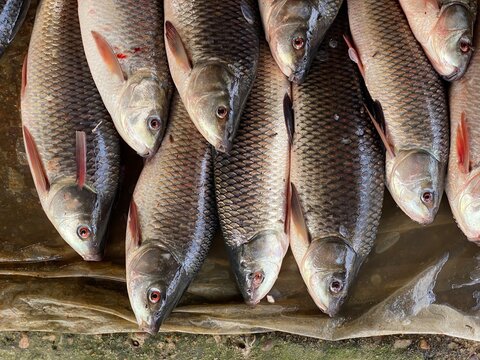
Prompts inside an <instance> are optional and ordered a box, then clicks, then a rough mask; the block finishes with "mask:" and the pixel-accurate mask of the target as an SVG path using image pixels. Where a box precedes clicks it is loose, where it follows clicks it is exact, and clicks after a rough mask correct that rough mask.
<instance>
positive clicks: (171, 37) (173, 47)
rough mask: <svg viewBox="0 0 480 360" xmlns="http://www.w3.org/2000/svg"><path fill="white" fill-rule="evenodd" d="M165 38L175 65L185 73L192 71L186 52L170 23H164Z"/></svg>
mask: <svg viewBox="0 0 480 360" xmlns="http://www.w3.org/2000/svg"><path fill="white" fill-rule="evenodd" d="M165 37H166V38H167V46H168V48H169V49H170V51H171V52H172V54H173V57H174V58H175V60H176V61H177V63H178V64H179V65H180V66H181V67H182V68H183V69H184V70H185V71H187V72H190V71H191V70H192V63H191V62H190V59H189V58H188V55H187V51H186V50H185V46H184V45H183V42H182V39H181V38H180V35H179V34H178V32H177V29H175V26H173V24H172V23H171V22H170V21H166V22H165Z"/></svg>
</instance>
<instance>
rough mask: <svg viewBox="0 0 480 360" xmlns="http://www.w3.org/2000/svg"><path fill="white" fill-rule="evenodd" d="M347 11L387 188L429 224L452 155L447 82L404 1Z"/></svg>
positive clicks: (370, 1) (352, 6) (359, 0)
mask: <svg viewBox="0 0 480 360" xmlns="http://www.w3.org/2000/svg"><path fill="white" fill-rule="evenodd" d="M348 12H349V18H350V27H351V33H352V36H353V41H352V39H350V38H349V37H348V36H347V37H346V39H347V41H348V42H349V44H350V49H349V53H350V57H351V58H352V60H354V61H355V62H357V64H358V66H359V68H360V71H361V73H362V74H363V76H364V79H365V83H366V86H367V88H368V91H369V93H370V95H371V97H372V98H373V100H374V101H375V106H374V109H372V111H370V112H371V113H372V115H373V116H372V119H373V121H374V124H375V125H376V128H377V129H378V131H379V133H380V136H381V138H382V141H383V143H384V146H385V149H386V185H387V187H388V189H389V191H390V193H391V195H392V197H393V199H394V200H395V201H396V203H397V205H398V206H399V207H400V208H401V209H402V210H403V211H404V212H405V214H407V215H408V216H409V217H410V218H411V219H413V220H414V221H416V222H418V223H419V224H422V225H426V224H430V223H432V222H433V220H434V219H435V216H436V214H437V212H438V208H439V205H440V202H441V199H442V196H443V192H444V187H445V177H446V168H447V162H448V153H449V124H448V106H447V97H446V91H445V89H444V85H443V83H442V79H441V78H440V76H439V75H438V74H437V73H436V71H435V69H434V68H433V67H432V65H431V64H430V62H429V60H428V59H427V57H426V55H425V53H424V52H423V49H422V47H421V46H420V44H418V42H417V41H416V40H415V37H414V36H413V34H412V31H411V30H410V28H409V26H408V22H407V19H406V17H405V15H404V13H403V11H402V8H401V7H400V4H398V2H397V1H395V0H348ZM373 110H374V111H373Z"/></svg>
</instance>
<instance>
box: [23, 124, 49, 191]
mask: <svg viewBox="0 0 480 360" xmlns="http://www.w3.org/2000/svg"><path fill="white" fill-rule="evenodd" d="M23 139H24V141H25V149H26V151H27V157H28V162H29V164H30V169H31V171H32V176H33V182H34V183H35V187H36V188H37V191H38V192H39V193H42V194H45V193H47V192H48V190H50V183H49V181H48V177H47V174H46V172H45V168H44V167H43V163H42V159H41V158H40V154H39V153H38V150H37V145H36V144H35V140H34V139H33V136H32V134H31V133H30V131H29V130H28V129H27V127H26V126H24V127H23Z"/></svg>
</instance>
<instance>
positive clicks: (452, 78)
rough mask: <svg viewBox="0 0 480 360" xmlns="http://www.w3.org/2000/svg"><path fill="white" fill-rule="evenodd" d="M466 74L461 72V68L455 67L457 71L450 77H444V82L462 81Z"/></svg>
mask: <svg viewBox="0 0 480 360" xmlns="http://www.w3.org/2000/svg"><path fill="white" fill-rule="evenodd" d="M464 73H465V71H461V70H460V68H459V67H457V66H456V67H455V70H453V72H452V73H451V74H449V75H442V78H443V80H445V81H449V82H450V81H455V80H458V79H460V78H461V77H462V76H463V74H464Z"/></svg>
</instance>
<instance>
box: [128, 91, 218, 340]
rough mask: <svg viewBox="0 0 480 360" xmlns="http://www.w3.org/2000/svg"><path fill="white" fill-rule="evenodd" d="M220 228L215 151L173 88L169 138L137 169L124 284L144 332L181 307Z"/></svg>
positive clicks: (150, 329)
mask: <svg viewBox="0 0 480 360" xmlns="http://www.w3.org/2000/svg"><path fill="white" fill-rule="evenodd" d="M216 227H217V218H216V208H215V199H214V185H213V157H212V149H211V146H210V145H209V144H208V143H207V142H206V141H205V140H204V139H203V137H202V136H201V135H200V134H199V133H198V132H197V131H195V127H194V125H193V123H192V122H191V121H190V119H189V117H188V114H187V112H186V110H185V107H184V106H183V104H182V102H181V99H180V97H179V96H178V94H175V95H174V97H173V100H172V109H171V112H170V119H169V125H168V127H167V132H166V137H165V140H164V141H163V143H162V145H161V147H160V149H159V151H158V152H157V154H156V155H155V156H154V157H152V158H151V159H150V160H148V161H147V162H146V164H145V167H144V169H143V171H142V173H141V175H140V178H139V180H138V183H137V185H136V187H135V192H134V194H133V199H132V204H131V206H130V213H129V220H128V227H127V238H126V274H127V289H128V295H129V298H130V304H131V305H132V309H133V311H134V313H135V316H136V318H137V321H138V324H139V326H140V328H141V329H142V330H143V331H147V332H149V333H156V332H158V329H159V327H160V325H161V323H162V322H163V321H164V320H165V318H166V317H167V316H168V315H169V314H170V312H171V311H172V310H173V309H174V307H175V306H176V305H177V303H178V301H179V300H180V298H181V296H182V295H183V293H184V292H185V290H186V289H187V287H188V285H189V284H190V282H191V281H192V279H193V278H194V276H195V275H196V273H197V272H198V270H199V269H200V267H201V265H202V264H203V260H204V259H205V257H206V255H207V252H208V250H209V248H210V243H211V241H212V239H213V236H214V234H215V231H216Z"/></svg>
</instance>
